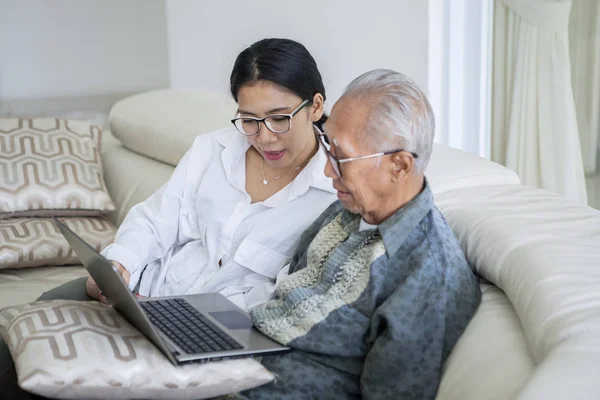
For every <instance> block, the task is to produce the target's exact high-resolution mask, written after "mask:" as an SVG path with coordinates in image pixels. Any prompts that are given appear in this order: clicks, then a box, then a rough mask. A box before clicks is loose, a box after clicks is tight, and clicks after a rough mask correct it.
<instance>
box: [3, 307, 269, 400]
mask: <svg viewBox="0 0 600 400" xmlns="http://www.w3.org/2000/svg"><path fill="white" fill-rule="evenodd" d="M0 334H1V335H2V337H3V339H4V341H5V342H6V343H7V344H8V346H9V349H10V352H11V354H12V356H13V359H14V361H15V367H16V370H17V376H18V381H19V386H20V387H21V388H22V389H23V390H26V391H28V392H31V393H34V394H38V395H41V396H45V397H51V398H61V399H205V398H211V397H216V396H222V395H226V394H231V393H236V392H239V391H242V390H247V389H251V388H254V387H257V386H260V385H264V384H266V383H268V382H271V381H272V380H273V378H274V377H273V375H272V374H271V373H270V372H269V371H267V370H266V369H265V368H264V367H263V366H262V364H260V363H259V362H258V361H256V360H254V359H252V358H243V359H237V360H225V361H215V362H209V363H205V364H186V365H183V366H174V365H172V364H171V363H170V362H169V360H168V359H167V358H166V357H165V356H164V355H163V354H162V353H161V352H160V351H159V350H158V349H157V348H156V347H155V346H154V345H153V344H152V343H151V342H150V341H149V340H148V339H146V338H145V337H144V336H143V335H142V334H140V333H139V331H137V330H136V329H135V328H133V327H132V326H131V325H130V324H129V323H128V322H127V321H126V320H125V319H124V318H123V317H121V315H119V314H118V313H117V312H116V311H115V310H114V309H113V308H112V307H110V306H105V305H103V304H101V303H99V302H95V301H84V302H79V301H72V300H52V301H38V302H34V303H29V304H25V305H20V306H14V307H9V308H5V309H4V310H2V311H0Z"/></svg>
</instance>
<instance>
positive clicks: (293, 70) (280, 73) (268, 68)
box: [229, 39, 327, 130]
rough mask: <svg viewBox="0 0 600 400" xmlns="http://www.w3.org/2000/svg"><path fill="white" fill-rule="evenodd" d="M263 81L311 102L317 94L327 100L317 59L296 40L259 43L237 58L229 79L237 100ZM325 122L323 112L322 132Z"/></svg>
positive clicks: (263, 41) (265, 40)
mask: <svg viewBox="0 0 600 400" xmlns="http://www.w3.org/2000/svg"><path fill="white" fill-rule="evenodd" d="M260 80H265V81H269V82H273V83H276V84H277V85H279V86H282V87H284V88H285V89H287V90H289V91H290V92H291V93H293V94H295V95H297V96H298V97H300V98H301V99H302V100H310V101H311V102H312V99H313V96H314V95H315V94H316V93H321V94H322V95H323V99H325V86H323V79H322V78H321V74H320V73H319V69H318V68H317V63H316V62H315V59H314V58H313V57H312V56H311V55H310V53H309V52H308V50H306V47H304V46H303V45H301V44H300V43H298V42H295V41H293V40H289V39H263V40H259V41H258V42H256V43H254V44H253V45H251V46H250V47H248V48H246V49H245V50H244V51H242V52H241V53H240V54H239V55H238V56H237V58H236V60H235V63H234V65H233V70H232V71H231V77H230V79H229V83H230V88H231V95H232V96H233V98H234V99H235V101H236V102H237V100H238V91H239V90H240V88H241V87H242V86H244V85H246V84H248V83H253V82H257V81H260ZM325 121H327V115H325V113H323V116H322V117H321V119H320V120H319V121H317V122H316V123H315V125H316V126H317V127H318V128H319V129H321V130H323V123H325Z"/></svg>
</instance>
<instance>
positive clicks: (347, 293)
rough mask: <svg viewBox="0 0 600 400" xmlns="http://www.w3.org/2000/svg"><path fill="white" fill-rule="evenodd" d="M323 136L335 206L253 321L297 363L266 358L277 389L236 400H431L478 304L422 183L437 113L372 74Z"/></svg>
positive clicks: (358, 83)
mask: <svg viewBox="0 0 600 400" xmlns="http://www.w3.org/2000/svg"><path fill="white" fill-rule="evenodd" d="M325 132H326V134H325V135H324V136H325V137H322V138H321V140H323V143H324V144H325V145H326V148H327V149H328V150H327V155H328V158H329V162H328V164H327V166H326V169H325V174H326V175H327V176H329V177H331V178H332V179H333V182H334V187H335V188H336V189H337V191H338V198H339V201H337V202H335V203H333V204H332V205H331V206H330V207H329V208H328V209H327V210H326V211H325V212H324V213H323V214H322V215H321V216H320V217H319V218H318V220H317V221H315V222H314V223H313V224H312V226H311V227H310V228H309V229H308V230H307V231H306V232H305V233H304V235H303V237H302V240H301V243H300V245H299V247H298V248H297V250H296V254H295V256H294V259H293V260H292V263H291V265H290V275H289V277H287V279H286V280H284V281H283V282H282V284H281V285H280V286H279V287H278V289H277V291H276V295H275V298H274V299H273V300H271V301H269V302H268V303H267V304H266V305H265V306H264V307H261V308H258V309H255V310H254V311H253V312H252V313H251V314H252V319H253V321H254V323H255V325H256V327H257V328H258V329H260V330H261V331H262V332H264V333H265V334H267V335H269V336H270V337H272V338H274V339H276V340H277V341H279V342H281V343H283V344H285V345H287V346H290V347H291V348H293V351H291V352H290V353H287V354H285V355H282V356H270V357H265V358H264V359H263V363H264V365H265V366H266V367H267V368H269V369H270V370H271V371H273V372H274V373H275V374H276V375H277V379H276V381H275V382H274V383H271V384H268V385H265V386H262V387H259V388H257V389H254V390H250V391H246V392H243V393H241V394H239V397H240V398H248V399H276V398H277V399H279V398H285V399H308V398H314V399H345V398H353V399H354V398H356V399H358V398H365V399H395V400H397V399H404V400H406V399H415V400H416V399H418V400H424V399H433V398H434V397H435V396H436V392H437V388H438V385H439V381H440V376H441V373H442V366H443V364H444V361H445V360H446V358H447V357H448V355H449V354H450V351H451V350H452V348H453V346H454V345H455V344H456V342H457V340H458V339H459V337H460V336H461V334H462V333H463V331H464V330H465V328H466V326H467V324H468V323H469V321H470V319H471V317H472V316H473V314H474V313H475V310H476V309H477V307H478V305H479V302H480V300H481V293H480V290H479V285H478V279H477V277H476V276H475V275H474V274H473V272H472V271H471V268H470V267H469V264H468V263H467V261H466V259H465V256H464V254H463V252H462V250H461V248H460V246H459V244H458V241H457V239H456V237H455V236H454V235H453V233H452V231H451V230H450V228H449V227H448V225H447V224H446V222H445V220H444V217H443V216H442V214H441V213H440V212H439V211H438V209H437V208H436V207H435V205H434V204H433V196H432V193H431V190H430V188H429V186H428V184H427V180H426V179H425V177H424V174H423V172H424V171H425V168H426V167H427V163H428V161H429V157H430V154H431V148H432V142H433V134H434V118H433V113H432V110H431V106H430V104H429V102H428V100H427V98H426V96H425V95H424V94H423V92H422V91H421V90H420V89H419V88H418V87H417V85H416V84H415V83H414V82H413V81H411V80H410V79H408V78H407V77H406V76H404V75H402V74H400V73H397V72H394V71H389V70H376V71H371V72H368V73H365V74H364V75H362V76H360V77H358V78H357V79H355V80H354V81H353V82H352V83H351V84H350V85H349V86H348V88H347V89H346V91H345V93H344V95H343V96H342V98H341V99H340V100H339V101H338V102H337V103H336V104H335V106H334V107H333V110H332V112H331V117H330V118H329V120H328V121H327V123H326V127H325Z"/></svg>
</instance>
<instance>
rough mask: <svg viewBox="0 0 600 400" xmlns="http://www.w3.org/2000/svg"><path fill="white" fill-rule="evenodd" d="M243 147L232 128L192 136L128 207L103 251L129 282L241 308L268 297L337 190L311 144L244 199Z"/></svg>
mask: <svg viewBox="0 0 600 400" xmlns="http://www.w3.org/2000/svg"><path fill="white" fill-rule="evenodd" d="M315 129H317V128H315ZM249 147H250V144H249V143H248V141H247V140H246V139H245V138H244V137H243V136H242V135H240V134H239V133H238V132H237V131H236V130H235V128H226V129H221V130H218V131H215V132H212V133H207V134H203V135H200V136H198V137H197V138H196V139H195V140H194V143H193V145H192V147H191V148H190V150H188V151H187V153H186V154H185V155H184V156H183V158H182V159H181V161H180V162H179V164H178V165H177V168H175V171H174V172H173V175H172V176H171V178H170V179H169V181H168V182H167V183H166V184H165V185H164V186H163V187H162V188H161V189H160V190H158V191H157V192H156V193H154V194H153V195H152V196H150V197H149V198H148V199H147V200H146V201H144V202H142V203H140V204H137V205H135V206H134V207H133V208H132V209H131V210H130V211H129V213H128V214H127V217H126V218H125V220H124V221H123V223H122V225H121V226H120V228H119V230H118V232H117V235H116V238H115V242H114V243H113V244H111V245H110V246H108V247H106V248H105V249H104V250H103V251H102V254H103V255H104V256H105V257H106V258H108V259H109V260H115V261H118V262H120V263H121V264H122V265H123V266H124V267H125V268H127V270H128V271H129V272H130V273H131V280H130V282H129V286H130V288H131V289H133V288H134V287H135V286H136V285H137V284H138V282H139V283H140V288H139V292H140V294H141V295H143V296H173V295H183V294H193V293H207V292H219V293H221V294H223V295H224V296H227V297H228V298H229V299H230V300H231V301H233V302H234V303H236V304H237V305H238V306H240V307H241V308H243V309H246V310H247V309H251V308H253V307H255V306H257V305H259V304H262V303H264V302H265V301H267V300H268V299H269V298H270V296H271V294H272V293H273V291H274V289H275V284H276V281H277V279H278V276H279V278H281V277H282V276H285V274H286V273H287V268H284V267H286V266H287V264H288V263H289V261H290V259H291V257H292V255H293V252H294V250H295V247H296V245H297V243H298V241H299V239H300V235H301V234H302V232H304V230H305V229H306V228H308V226H309V225H310V224H311V223H312V222H313V221H314V220H315V219H316V218H317V217H318V216H319V215H320V214H321V213H322V212H323V211H324V210H325V208H327V206H328V205H329V204H331V203H332V202H333V201H334V200H335V199H336V196H335V190H334V189H333V186H332V182H331V180H330V179H329V178H327V177H326V176H325V175H324V172H323V171H324V169H325V163H326V158H325V155H324V154H323V152H322V151H317V152H316V154H315V155H314V156H313V158H312V159H311V160H310V162H309V163H308V164H307V165H306V167H305V168H304V169H303V170H302V171H301V172H300V173H299V174H298V176H297V177H296V179H294V181H293V182H292V183H290V184H289V185H287V186H286V187H285V188H283V189H282V190H280V191H279V192H277V193H276V194H274V195H273V196H271V197H270V198H268V199H267V200H265V201H263V202H260V203H255V204H251V203H250V201H251V199H250V195H249V194H248V193H246V189H245V187H246V151H247V150H248V148H249ZM144 267H145V268H144ZM142 272H143V274H142ZM140 278H141V281H140Z"/></svg>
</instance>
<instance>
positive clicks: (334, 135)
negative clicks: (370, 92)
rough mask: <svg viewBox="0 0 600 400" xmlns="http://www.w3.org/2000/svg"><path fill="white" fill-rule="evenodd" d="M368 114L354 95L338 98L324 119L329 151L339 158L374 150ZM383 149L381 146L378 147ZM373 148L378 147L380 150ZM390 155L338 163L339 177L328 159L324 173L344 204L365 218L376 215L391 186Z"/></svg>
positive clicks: (366, 109)
mask: <svg viewBox="0 0 600 400" xmlns="http://www.w3.org/2000/svg"><path fill="white" fill-rule="evenodd" d="M368 118H369V110H368V107H367V106H365V105H363V104H361V103H360V101H358V100H355V99H341V100H340V101H338V102H337V103H336V104H335V105H334V107H333V109H332V111H331V115H330V117H329V119H328V120H327V122H326V123H325V135H326V136H327V138H328V139H329V144H330V146H331V148H330V151H331V154H332V155H333V156H335V157H336V158H337V159H338V160H342V159H345V158H354V157H361V156H366V155H369V154H373V148H370V147H369V146H367V143H366V142H365V141H366V137H365V136H364V134H363V133H364V129H365V127H366V126H367V121H368ZM380 150H382V149H380ZM380 150H377V149H376V152H377V151H380ZM391 164H392V162H391V160H390V159H389V156H383V157H373V158H368V159H364V160H356V161H352V162H348V163H342V164H340V171H341V177H340V176H338V175H337V174H336V172H335V171H334V169H333V167H332V166H331V162H328V163H327V164H326V166H325V175H327V176H328V177H330V178H331V179H333V187H334V188H335V189H336V190H337V195H338V198H339V199H340V201H341V202H342V204H343V205H344V207H346V208H347V209H348V210H350V211H351V212H353V213H356V214H361V215H362V216H363V218H365V220H366V221H367V222H370V221H372V220H373V219H374V218H369V217H373V216H377V215H379V212H380V211H381V210H382V209H383V208H384V203H385V201H386V200H387V199H388V197H389V196H388V194H389V193H390V191H391V190H397V189H398V188H397V187H394V186H395V185H393V182H392V179H391V174H392V171H393V165H391Z"/></svg>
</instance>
